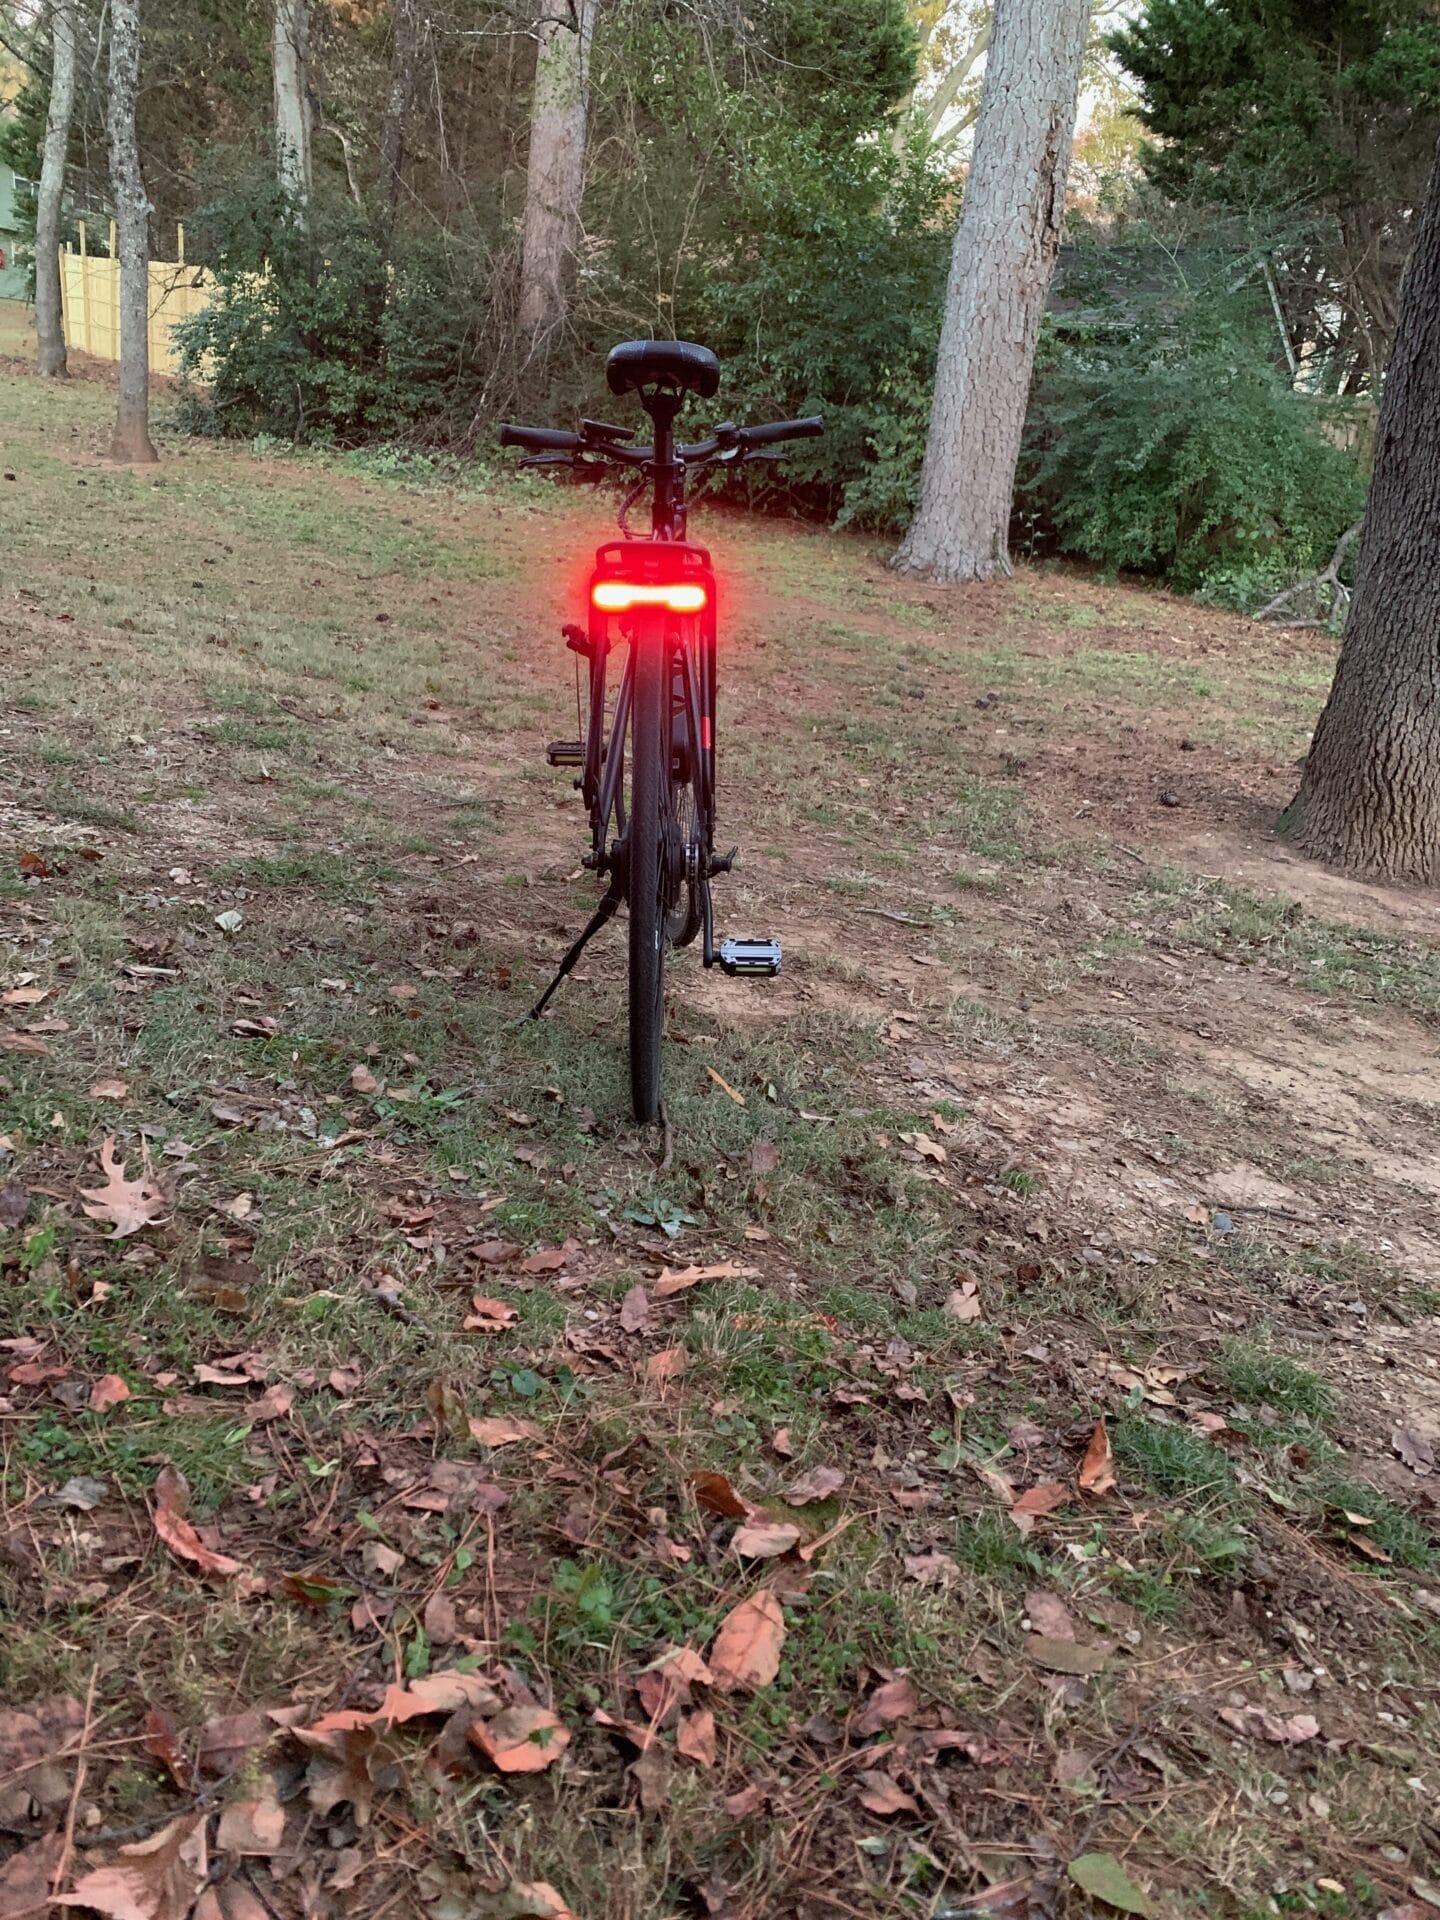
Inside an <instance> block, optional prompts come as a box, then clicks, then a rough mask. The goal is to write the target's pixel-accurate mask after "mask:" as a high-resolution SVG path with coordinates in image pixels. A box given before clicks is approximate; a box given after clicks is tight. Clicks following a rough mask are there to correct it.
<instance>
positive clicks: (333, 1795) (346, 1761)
mask: <svg viewBox="0 0 1440 1920" xmlns="http://www.w3.org/2000/svg"><path fill="white" fill-rule="evenodd" d="M294 1731H295V1738H296V1739H297V1740H298V1741H299V1742H300V1744H301V1746H302V1747H306V1748H308V1749H309V1751H310V1754H311V1760H310V1765H309V1766H308V1768H307V1769H306V1772H305V1785H306V1790H307V1792H308V1794H309V1797H310V1805H311V1807H312V1808H313V1810H314V1811H315V1812H316V1813H318V1814H319V1815H320V1816H321V1817H322V1818H323V1817H324V1816H325V1815H326V1814H327V1813H333V1812H334V1810H335V1808H336V1807H338V1806H341V1805H343V1804H344V1803H345V1802H346V1801H348V1802H349V1804H350V1809H351V1811H352V1813H353V1814H354V1816H355V1824H356V1826H357V1827H367V1826H369V1824H370V1809H371V1806H372V1804H373V1802H374V1799H375V1777H376V1775H377V1774H378V1773H379V1772H381V1771H382V1770H383V1768H384V1767H385V1766H386V1765H387V1764H388V1757H387V1755H386V1752H385V1749H384V1748H383V1747H382V1746H381V1745H380V1736H379V1734H378V1732H377V1731H376V1729H375V1728H374V1727H335V1728H332V1729H329V1730H327V1731H326V1732H324V1733H320V1732H317V1731H316V1730H315V1729H314V1728H313V1727H311V1728H302V1727H296V1728H295V1730H294Z"/></svg>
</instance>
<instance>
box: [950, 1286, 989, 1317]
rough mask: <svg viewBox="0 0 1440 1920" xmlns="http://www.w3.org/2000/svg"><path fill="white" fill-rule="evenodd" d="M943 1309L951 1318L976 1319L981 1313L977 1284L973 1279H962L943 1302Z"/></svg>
mask: <svg viewBox="0 0 1440 1920" xmlns="http://www.w3.org/2000/svg"><path fill="white" fill-rule="evenodd" d="M945 1311H946V1313H948V1314H949V1315H950V1318H951V1319H952V1320H978V1319H979V1318H980V1314H981V1306H980V1288H979V1284H978V1283H977V1282H976V1281H974V1280H965V1281H962V1282H961V1284H960V1285H959V1286H958V1287H956V1288H955V1290H954V1292H953V1293H952V1294H951V1295H950V1297H949V1299H948V1300H947V1301H946V1302H945Z"/></svg>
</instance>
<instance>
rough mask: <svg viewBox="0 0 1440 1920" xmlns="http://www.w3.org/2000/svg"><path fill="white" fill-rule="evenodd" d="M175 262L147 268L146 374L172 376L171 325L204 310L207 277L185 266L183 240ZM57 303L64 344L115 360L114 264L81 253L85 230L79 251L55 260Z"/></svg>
mask: <svg viewBox="0 0 1440 1920" xmlns="http://www.w3.org/2000/svg"><path fill="white" fill-rule="evenodd" d="M181 255H182V257H181V258H180V259H179V260H152V261H151V262H150V370H151V372H152V373H174V372H175V370H176V368H177V366H178V365H179V362H180V355H179V351H178V349H177V347H176V345H175V337H174V327H175V323H176V321H177V320H188V319H189V318H190V316H191V315H192V314H195V313H202V312H203V311H204V310H205V308H206V307H207V306H209V304H210V296H211V288H210V276H209V275H208V274H207V273H206V272H205V271H204V270H203V269H202V268H199V267H194V266H187V265H186V263H185V260H184V257H183V255H184V245H183V239H182V244H181ZM60 298H61V307H62V311H63V313H64V317H65V344H66V345H67V346H70V347H76V348H78V349H79V351H80V352H82V353H93V354H94V355H95V356H96V358H97V359H100V360H118V359H119V358H120V262H119V261H118V260H116V259H113V258H110V259H107V258H106V257H105V256H104V255H98V256H97V255H95V254H92V253H87V252H86V250H85V228H84V226H83V225H82V226H81V228H80V251H79V252H78V253H71V252H70V250H69V249H68V248H67V249H66V250H65V251H64V252H63V253H62V254H61V255H60Z"/></svg>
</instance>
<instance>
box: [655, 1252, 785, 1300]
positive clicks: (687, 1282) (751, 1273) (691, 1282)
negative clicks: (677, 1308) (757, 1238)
mask: <svg viewBox="0 0 1440 1920" xmlns="http://www.w3.org/2000/svg"><path fill="white" fill-rule="evenodd" d="M759 1273H760V1269H759V1267H742V1266H740V1265H738V1263H737V1262H736V1261H734V1260H722V1261H720V1262H719V1263H718V1265H716V1266H713V1267H666V1268H665V1270H664V1271H663V1272H662V1273H661V1275H660V1278H659V1279H658V1280H657V1281H656V1282H655V1298H656V1299H657V1300H668V1299H669V1298H670V1297H671V1295H672V1294H676V1293H684V1292H685V1290H686V1288H687V1287H698V1286H699V1285H700V1283H701V1281H702V1280H754V1279H756V1278H757V1277H758V1276H759Z"/></svg>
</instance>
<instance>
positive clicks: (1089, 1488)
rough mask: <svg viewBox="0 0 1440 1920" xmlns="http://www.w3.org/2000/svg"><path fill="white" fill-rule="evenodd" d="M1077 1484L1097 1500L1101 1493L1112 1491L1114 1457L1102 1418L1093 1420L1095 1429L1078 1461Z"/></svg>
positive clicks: (1082, 1490)
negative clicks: (1081, 1457)
mask: <svg viewBox="0 0 1440 1920" xmlns="http://www.w3.org/2000/svg"><path fill="white" fill-rule="evenodd" d="M1079 1485H1080V1491H1081V1492H1082V1493H1088V1494H1090V1495H1091V1497H1092V1498H1094V1499H1097V1500H1098V1499H1099V1498H1100V1497H1101V1496H1102V1495H1103V1494H1107V1493H1111V1492H1113V1491H1114V1487H1115V1458H1114V1455H1113V1454H1112V1453H1111V1451H1110V1435H1109V1434H1108V1433H1107V1432H1106V1430H1105V1422H1104V1419H1103V1418H1102V1419H1099V1420H1097V1421H1096V1422H1095V1431H1094V1432H1093V1433H1092V1434H1091V1435H1090V1444H1089V1445H1088V1446H1087V1447H1086V1449H1085V1458H1084V1459H1083V1460H1082V1461H1081V1462H1080V1481H1079Z"/></svg>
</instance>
